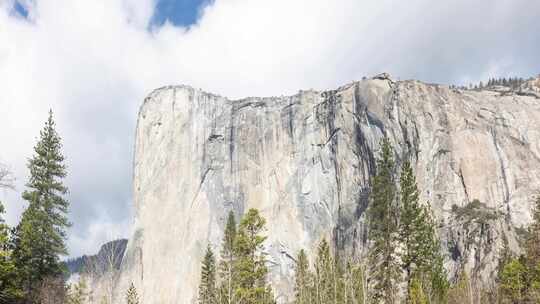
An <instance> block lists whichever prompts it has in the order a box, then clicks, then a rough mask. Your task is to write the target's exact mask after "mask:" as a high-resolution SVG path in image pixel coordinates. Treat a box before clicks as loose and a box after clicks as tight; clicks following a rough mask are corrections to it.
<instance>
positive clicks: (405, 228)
mask: <svg viewBox="0 0 540 304" xmlns="http://www.w3.org/2000/svg"><path fill="white" fill-rule="evenodd" d="M400 188H401V193H400V208H401V209H400V211H401V212H400V223H399V224H400V227H399V228H400V229H399V235H400V240H401V242H402V243H403V252H402V254H401V262H402V267H403V268H404V270H405V281H406V282H407V286H409V288H410V284H411V281H412V278H413V273H412V272H413V267H415V266H417V264H418V262H419V260H420V259H421V257H420V256H419V249H420V248H419V246H421V245H422V243H423V240H422V239H420V237H421V234H420V233H419V232H420V231H419V228H420V227H418V226H419V225H421V224H422V223H421V217H422V215H423V210H422V207H421V206H420V204H419V202H418V188H417V186H416V178H415V176H414V173H413V170H412V167H411V164H410V163H409V162H408V161H405V162H404V163H403V166H402V167H401V178H400Z"/></svg>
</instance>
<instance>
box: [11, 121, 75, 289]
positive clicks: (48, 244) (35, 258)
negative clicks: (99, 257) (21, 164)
mask: <svg viewBox="0 0 540 304" xmlns="http://www.w3.org/2000/svg"><path fill="white" fill-rule="evenodd" d="M61 148H62V144H61V140H60V137H59V136H58V134H57V132H56V130H55V123H54V121H53V117H52V111H51V112H50V113H49V118H48V120H47V122H46V123H45V127H44V128H43V130H42V131H41V133H40V140H39V141H38V143H37V144H36V146H35V147H34V152H35V154H34V156H33V157H32V158H31V159H29V161H28V169H29V170H30V179H29V181H28V183H27V184H26V186H27V188H28V189H27V190H26V191H24V193H23V199H24V200H26V201H27V202H28V208H27V209H26V210H25V211H24V213H23V215H22V218H21V221H20V223H19V225H18V226H17V228H16V230H15V234H14V240H13V243H14V245H15V249H14V253H13V256H14V260H15V265H16V267H17V269H18V272H19V274H20V279H21V283H22V288H23V289H24V292H25V293H26V296H27V297H29V298H35V294H34V291H35V289H36V287H37V286H38V284H39V283H40V282H41V281H42V280H43V279H44V278H45V277H60V276H62V275H63V272H64V267H63V265H62V263H61V262H60V256H61V255H65V254H67V250H66V246H65V239H66V228H68V227H69V226H70V224H69V222H68V220H67V216H66V214H67V211H68V206H69V203H68V201H67V200H65V199H64V197H63V196H64V195H65V194H66V193H67V191H68V190H67V188H66V187H65V186H64V185H63V184H62V179H63V178H64V177H65V176H66V167H65V165H64V163H63V162H64V157H63V156H62V153H61V151H60V150H61Z"/></svg>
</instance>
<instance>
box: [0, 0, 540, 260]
mask: <svg viewBox="0 0 540 304" xmlns="http://www.w3.org/2000/svg"><path fill="white" fill-rule="evenodd" d="M538 29H540V1H531V0H489V1H488V0H485V1H480V0H452V1H449V0H448V1H432V0H408V1H396V0H392V1H391V0H326V1H323V0H257V1H254V0H215V1H210V0H208V1H201V0H176V1H175V0H139V1H135V0H92V1H85V0H65V1H61V0H19V1H14V0H0V92H1V93H0V163H3V164H5V165H7V166H9V168H10V169H11V170H12V172H13V176H14V177H15V178H16V182H15V186H16V187H15V190H0V200H1V201H2V202H3V203H4V205H6V209H7V213H6V215H5V217H6V220H7V222H8V223H9V224H11V225H15V224H16V223H17V221H18V219H19V217H20V214H21V212H22V211H23V210H24V208H25V207H26V204H25V202H24V201H23V200H22V199H21V198H20V196H21V193H22V191H24V189H25V186H24V184H25V181H26V180H27V179H28V170H27V168H26V163H27V159H28V158H29V157H31V156H32V152H33V151H32V147H33V146H34V144H35V143H36V141H37V138H38V136H39V131H40V129H41V128H42V127H43V124H44V122H45V120H46V118H47V113H48V110H49V109H53V111H54V114H55V120H56V122H57V127H58V132H59V133H60V135H61V136H62V139H63V152H64V155H65V157H66V164H67V166H68V176H67V178H66V181H65V182H66V184H67V186H68V187H69V189H70V192H69V195H68V199H69V201H70V203H71V211H70V214H69V217H70V220H71V222H72V223H73V226H72V227H71V228H70V229H69V237H68V240H67V242H68V247H69V250H70V256H78V255H81V254H84V253H90V254H91V253H95V252H96V251H97V250H98V247H99V246H100V244H102V243H104V242H106V241H108V240H112V239H115V238H118V237H129V235H130V233H131V230H130V229H131V223H132V222H133V219H132V213H133V211H132V191H131V190H132V189H131V186H132V181H131V177H132V161H133V148H134V147H133V145H134V133H135V126H136V119H137V112H138V108H139V106H140V105H141V104H142V101H143V99H144V97H145V96H146V95H147V94H149V93H150V92H151V91H152V90H153V89H155V88H158V87H162V86H164V85H170V84H188V85H192V86H194V87H197V88H202V89H204V90H205V91H209V92H213V93H217V94H220V95H224V96H228V97H231V98H240V97H245V96H269V95H289V94H294V93H296V92H297V91H298V90H300V89H311V88H313V89H319V90H323V89H330V88H335V87H337V86H340V85H343V84H346V83H349V82H351V81H353V80H359V79H361V78H362V77H363V76H373V75H375V74H378V73H381V72H388V73H390V74H391V75H392V76H393V77H394V78H395V79H412V78H414V79H419V80H422V81H426V82H436V83H445V84H468V83H469V82H477V81H480V80H483V81H486V80H487V79H488V78H489V77H509V76H522V77H529V76H534V75H537V74H539V73H540V56H539V55H538V54H540V32H539V30H538ZM156 208H159V206H156Z"/></svg>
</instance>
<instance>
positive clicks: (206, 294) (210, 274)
mask: <svg viewBox="0 0 540 304" xmlns="http://www.w3.org/2000/svg"><path fill="white" fill-rule="evenodd" d="M217 299H218V294H217V290H216V260H215V258H214V253H213V252H212V249H211V248H210V245H208V247H207V248H206V254H205V256H204V259H203V262H202V267H201V284H200V285H199V303H200V304H216V303H217Z"/></svg>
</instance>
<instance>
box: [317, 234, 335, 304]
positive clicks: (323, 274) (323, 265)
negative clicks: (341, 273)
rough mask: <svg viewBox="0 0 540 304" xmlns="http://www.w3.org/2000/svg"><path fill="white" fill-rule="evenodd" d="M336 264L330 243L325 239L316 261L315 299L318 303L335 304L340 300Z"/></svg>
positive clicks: (318, 250)
mask: <svg viewBox="0 0 540 304" xmlns="http://www.w3.org/2000/svg"><path fill="white" fill-rule="evenodd" d="M335 266H336V263H335V261H334V257H333V256H332V253H331V252H330V246H329V245H328V242H327V241H326V240H325V239H323V240H322V241H321V243H320V244H319V248H318V249H317V259H316V261H315V282H314V283H315V298H316V301H317V303H335V302H336V301H337V299H338V295H337V288H338V287H337V285H338V280H337V279H336V277H337V273H336V267H335Z"/></svg>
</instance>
